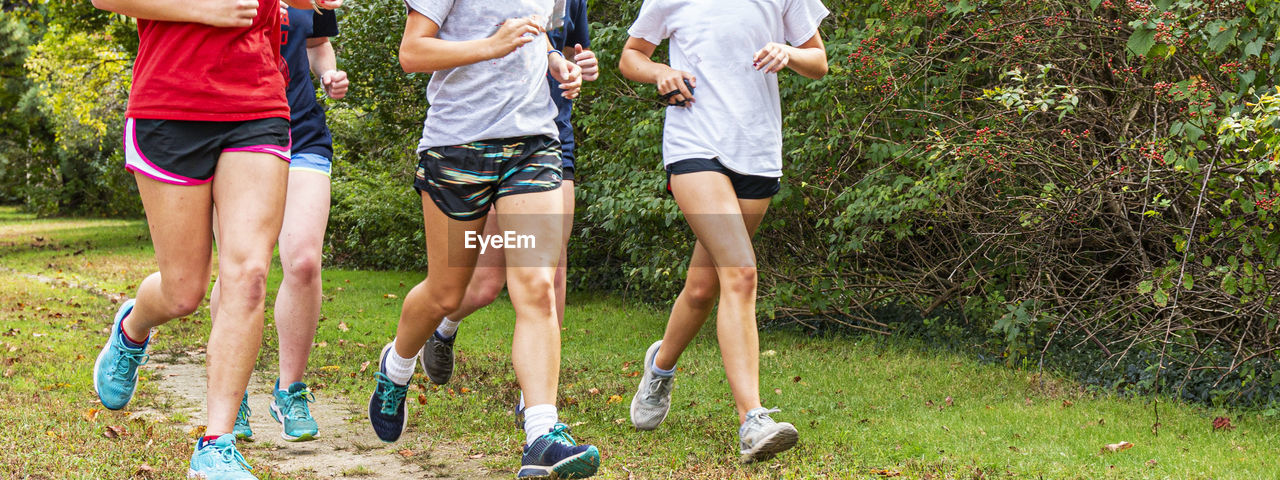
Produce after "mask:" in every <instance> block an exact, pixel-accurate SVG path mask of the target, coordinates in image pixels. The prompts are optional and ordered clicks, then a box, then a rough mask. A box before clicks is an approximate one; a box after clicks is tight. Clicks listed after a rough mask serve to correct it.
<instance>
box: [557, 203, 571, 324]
mask: <svg viewBox="0 0 1280 480" xmlns="http://www.w3.org/2000/svg"><path fill="white" fill-rule="evenodd" d="M560 191H561V192H563V196H564V243H563V244H562V245H561V247H560V263H558V264H557V265H556V282H555V283H556V320H557V321H559V323H560V325H561V326H564V302H565V295H566V293H567V290H568V288H567V284H568V280H569V278H568V274H569V237H570V236H571V235H573V208H574V203H575V202H574V200H573V194H574V181H573V180H565V181H564V182H561V183H560Z"/></svg>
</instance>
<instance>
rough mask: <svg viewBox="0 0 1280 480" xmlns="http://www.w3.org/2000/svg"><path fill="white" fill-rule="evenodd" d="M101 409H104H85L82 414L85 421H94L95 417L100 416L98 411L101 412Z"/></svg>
mask: <svg viewBox="0 0 1280 480" xmlns="http://www.w3.org/2000/svg"><path fill="white" fill-rule="evenodd" d="M101 411H102V409H101V408H90V409H88V410H85V411H84V414H83V415H82V416H83V417H84V421H86V422H92V421H93V419H95V418H98V412H101Z"/></svg>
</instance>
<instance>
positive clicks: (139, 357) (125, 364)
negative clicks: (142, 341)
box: [115, 351, 151, 377]
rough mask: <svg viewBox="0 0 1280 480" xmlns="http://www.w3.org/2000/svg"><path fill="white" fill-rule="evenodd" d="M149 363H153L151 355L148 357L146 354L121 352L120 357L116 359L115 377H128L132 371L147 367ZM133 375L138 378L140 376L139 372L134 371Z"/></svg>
mask: <svg viewBox="0 0 1280 480" xmlns="http://www.w3.org/2000/svg"><path fill="white" fill-rule="evenodd" d="M149 361H151V355H147V354H146V353H134V352H130V351H122V352H120V356H119V357H116V371H115V376H117V377H124V376H128V375H129V370H130V369H134V368H137V367H141V366H143V365H146V364H147V362H149ZM133 374H134V375H135V376H136V375H137V374H138V371H137V370H134V372H133Z"/></svg>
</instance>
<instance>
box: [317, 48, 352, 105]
mask: <svg viewBox="0 0 1280 480" xmlns="http://www.w3.org/2000/svg"><path fill="white" fill-rule="evenodd" d="M307 63H309V64H311V74H312V75H315V76H316V77H318V78H319V79H320V85H321V86H323V87H324V93H325V94H326V95H329V98H332V99H334V100H338V99H341V98H342V97H345V96H347V88H348V87H349V86H350V81H348V80H347V72H344V71H342V70H338V61H337V57H336V56H335V55H334V54H333V43H332V42H330V41H329V37H319V38H308V39H307Z"/></svg>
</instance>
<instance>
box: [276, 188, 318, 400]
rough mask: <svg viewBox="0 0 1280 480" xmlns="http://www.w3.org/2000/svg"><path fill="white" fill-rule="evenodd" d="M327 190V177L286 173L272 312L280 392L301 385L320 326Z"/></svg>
mask: <svg viewBox="0 0 1280 480" xmlns="http://www.w3.org/2000/svg"><path fill="white" fill-rule="evenodd" d="M329 188H330V186H329V177H327V176H325V175H323V174H320V173H316V172H311V171H306V170H293V171H290V172H289V193H288V197H287V199H286V200H285V208H284V225H283V227H282V228H281V231H280V263H281V265H282V266H283V267H284V278H283V280H281V282H280V290H279V292H278V293H277V294H276V304H275V310H274V312H275V320H276V334H277V335H278V336H279V338H280V387H281V388H287V387H288V386H289V385H290V384H292V383H293V382H299V381H302V375H303V373H304V372H305V371H306V369H307V357H308V356H309V355H310V354H311V343H312V341H313V340H315V337H316V326H317V325H318V324H319V322H320V302H321V296H322V294H323V287H322V285H321V281H320V280H321V278H320V254H321V252H322V250H323V248H324V230H325V227H326V226H327V225H328V223H329Z"/></svg>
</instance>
